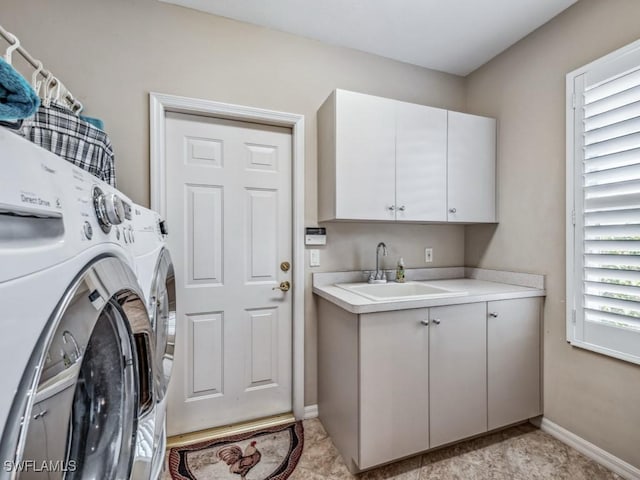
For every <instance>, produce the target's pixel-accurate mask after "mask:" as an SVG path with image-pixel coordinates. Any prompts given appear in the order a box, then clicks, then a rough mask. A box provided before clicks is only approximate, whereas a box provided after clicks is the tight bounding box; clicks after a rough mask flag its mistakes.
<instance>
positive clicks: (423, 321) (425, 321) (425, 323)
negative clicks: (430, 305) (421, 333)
mask: <svg viewBox="0 0 640 480" xmlns="http://www.w3.org/2000/svg"><path fill="white" fill-rule="evenodd" d="M420 323H421V324H422V325H424V326H425V327H428V326H429V320H420Z"/></svg>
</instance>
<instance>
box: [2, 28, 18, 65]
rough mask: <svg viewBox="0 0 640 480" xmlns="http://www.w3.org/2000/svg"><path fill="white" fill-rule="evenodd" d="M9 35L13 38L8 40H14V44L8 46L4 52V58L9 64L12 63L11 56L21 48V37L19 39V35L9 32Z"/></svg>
mask: <svg viewBox="0 0 640 480" xmlns="http://www.w3.org/2000/svg"><path fill="white" fill-rule="evenodd" d="M7 33H8V32H7ZM9 36H10V37H11V38H10V39H9V40H8V41H10V42H12V44H11V45H9V46H8V47H7V51H6V52H5V53H4V59H5V61H6V62H7V63H8V64H9V65H11V57H12V56H13V52H14V51H16V50H18V49H19V48H20V39H18V37H16V36H15V35H14V34H13V33H9Z"/></svg>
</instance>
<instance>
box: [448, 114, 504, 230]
mask: <svg viewBox="0 0 640 480" xmlns="http://www.w3.org/2000/svg"><path fill="white" fill-rule="evenodd" d="M448 133H449V135H448V137H449V138H448V142H447V144H448V148H447V150H448V153H447V165H448V174H447V185H448V188H447V190H448V194H447V206H448V217H447V219H448V220H449V221H450V222H463V223H465V222H467V223H469V222H479V223H481V222H487V223H490V222H495V221H496V121H495V119H493V118H487V117H479V116H477V115H468V114H466V113H459V112H449V128H448Z"/></svg>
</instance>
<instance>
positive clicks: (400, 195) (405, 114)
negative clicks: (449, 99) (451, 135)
mask: <svg viewBox="0 0 640 480" xmlns="http://www.w3.org/2000/svg"><path fill="white" fill-rule="evenodd" d="M446 178H447V111H446V110H442V109H440V108H432V107H425V106H424V105H416V104H414V103H406V102H396V185H395V189H396V220H403V221H410V222H422V221H424V222H446V221H447V183H446Z"/></svg>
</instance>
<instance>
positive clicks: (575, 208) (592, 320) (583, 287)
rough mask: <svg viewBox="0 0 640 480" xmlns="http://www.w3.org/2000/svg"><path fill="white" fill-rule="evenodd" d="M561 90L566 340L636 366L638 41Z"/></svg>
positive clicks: (639, 308)
mask: <svg viewBox="0 0 640 480" xmlns="http://www.w3.org/2000/svg"><path fill="white" fill-rule="evenodd" d="M567 93H568V100H569V106H568V111H567V113H568V114H567V157H568V164H567V206H568V215H567V218H568V225H567V338H568V340H569V342H571V343H572V344H573V345H576V346H579V347H583V348H587V349H590V350H595V351H597V352H600V353H603V354H607V355H611V356H614V357H617V358H620V359H623V360H627V361H630V362H634V363H640V43H638V42H636V43H634V44H632V45H630V46H628V47H625V48H623V49H621V50H619V51H617V52H614V53H612V54H610V55H607V56H606V57H604V58H602V59H600V60H597V61H596V62H593V63H591V64H589V65H587V66H586V67H583V68H581V69H579V70H577V71H575V72H572V73H570V74H569V75H567Z"/></svg>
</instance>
